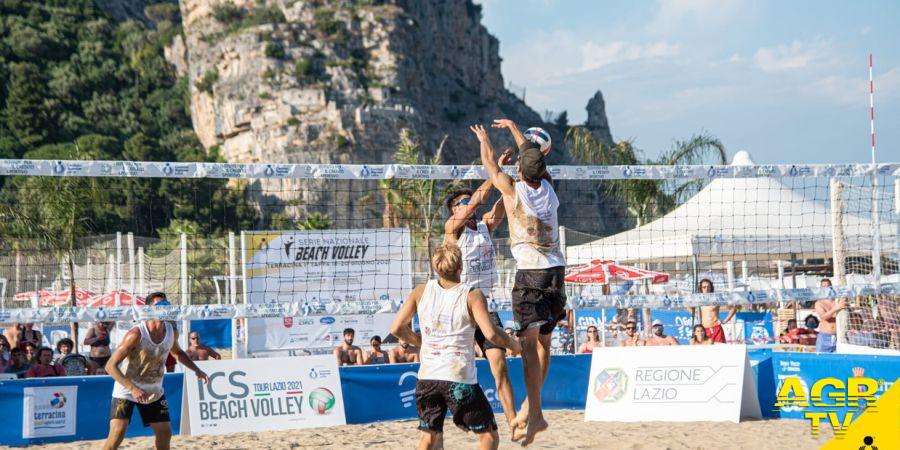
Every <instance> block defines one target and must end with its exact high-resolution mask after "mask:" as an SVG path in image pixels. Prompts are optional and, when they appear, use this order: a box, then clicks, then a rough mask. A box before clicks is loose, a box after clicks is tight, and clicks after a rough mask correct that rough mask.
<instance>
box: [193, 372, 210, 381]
mask: <svg viewBox="0 0 900 450" xmlns="http://www.w3.org/2000/svg"><path fill="white" fill-rule="evenodd" d="M194 374H195V375H197V379H198V380H201V381H203V382H204V383H209V375H207V374H206V372H204V371H202V370H200V369H197V370H195V371H194Z"/></svg>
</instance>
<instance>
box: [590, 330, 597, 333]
mask: <svg viewBox="0 0 900 450" xmlns="http://www.w3.org/2000/svg"><path fill="white" fill-rule="evenodd" d="M596 332H597V330H588V333H596Z"/></svg>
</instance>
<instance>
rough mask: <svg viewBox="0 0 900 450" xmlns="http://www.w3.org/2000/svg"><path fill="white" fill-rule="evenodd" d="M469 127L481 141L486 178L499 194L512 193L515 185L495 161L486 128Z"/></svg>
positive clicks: (478, 126)
mask: <svg viewBox="0 0 900 450" xmlns="http://www.w3.org/2000/svg"><path fill="white" fill-rule="evenodd" d="M469 129H470V130H472V132H473V133H475V136H476V137H477V138H478V142H480V143H481V163H482V164H484V168H485V170H487V172H488V179H489V180H491V182H493V184H494V187H496V188H497V190H498V191H500V193H501V194H503V195H507V196H512V195H514V194H515V187H514V186H513V179H512V178H511V177H510V176H509V175H507V174H505V173H503V171H502V170H500V165H499V164H498V163H497V160H495V159H494V158H495V156H494V146H493V145H492V144H491V138H490V137H489V136H488V134H487V130H485V129H484V127H483V126H481V125H474V126H471V127H469ZM523 139H524V138H523Z"/></svg>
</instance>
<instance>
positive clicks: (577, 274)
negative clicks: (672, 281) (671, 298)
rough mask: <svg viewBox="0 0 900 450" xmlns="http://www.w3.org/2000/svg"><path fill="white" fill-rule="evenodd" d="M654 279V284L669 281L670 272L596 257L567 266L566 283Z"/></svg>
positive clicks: (602, 282) (607, 282) (604, 282)
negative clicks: (582, 262) (589, 260)
mask: <svg viewBox="0 0 900 450" xmlns="http://www.w3.org/2000/svg"><path fill="white" fill-rule="evenodd" d="M628 280H630V281H636V280H652V281H651V282H652V283H653V284H659V283H667V282H668V281H669V274H667V273H662V272H654V271H652V270H647V269H641V268H638V267H633V266H623V265H620V264H616V263H615V262H613V261H601V260H599V259H595V260H593V261H591V262H589V263H587V264H581V265H577V266H572V267H568V268H566V283H574V284H609V283H610V282H612V281H628Z"/></svg>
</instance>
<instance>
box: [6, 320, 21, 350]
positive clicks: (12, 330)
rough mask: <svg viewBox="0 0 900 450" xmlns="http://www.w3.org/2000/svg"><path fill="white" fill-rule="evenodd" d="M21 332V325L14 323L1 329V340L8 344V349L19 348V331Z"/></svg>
mask: <svg viewBox="0 0 900 450" xmlns="http://www.w3.org/2000/svg"><path fill="white" fill-rule="evenodd" d="M21 330H22V324H21V323H14V324H12V325H11V326H9V327H6V328H4V329H3V338H4V339H6V342H8V343H9V348H13V347H18V346H19V331H21Z"/></svg>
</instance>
